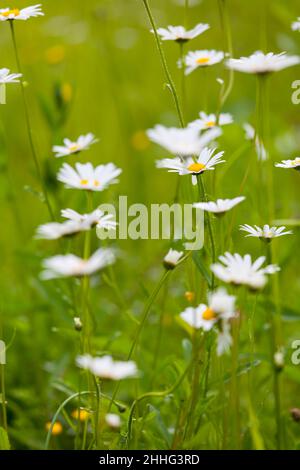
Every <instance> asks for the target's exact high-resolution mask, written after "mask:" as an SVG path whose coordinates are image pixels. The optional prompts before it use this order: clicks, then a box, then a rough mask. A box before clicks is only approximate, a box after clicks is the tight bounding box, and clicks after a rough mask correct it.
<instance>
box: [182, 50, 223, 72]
mask: <svg viewBox="0 0 300 470" xmlns="http://www.w3.org/2000/svg"><path fill="white" fill-rule="evenodd" d="M223 59H224V53H223V52H221V51H215V50H211V51H208V50H204V51H190V52H188V54H187V55H186V56H185V59H184V61H185V67H186V68H185V74H186V75H189V74H190V73H192V72H193V71H194V70H196V69H197V68H198V67H209V66H210V65H215V64H218V63H219V62H221V61H222V60H223Z"/></svg>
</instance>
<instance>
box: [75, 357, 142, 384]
mask: <svg viewBox="0 0 300 470" xmlns="http://www.w3.org/2000/svg"><path fill="white" fill-rule="evenodd" d="M76 364H77V366H78V367H80V368H82V369H86V370H89V371H90V372H91V373H92V374H93V375H96V376H97V377H101V378H102V379H110V380H122V379H127V378H131V377H136V376H137V375H138V369H137V366H136V363H135V362H133V361H127V362H124V361H114V360H113V358H112V357H111V356H103V357H92V356H90V355H88V354H86V355H84V356H78V357H77V358H76Z"/></svg>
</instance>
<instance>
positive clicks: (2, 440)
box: [0, 427, 10, 450]
mask: <svg viewBox="0 0 300 470" xmlns="http://www.w3.org/2000/svg"><path fill="white" fill-rule="evenodd" d="M0 450H10V443H9V439H8V434H7V432H6V431H5V429H4V428H2V427H0Z"/></svg>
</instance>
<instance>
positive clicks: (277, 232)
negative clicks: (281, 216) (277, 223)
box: [240, 224, 293, 241]
mask: <svg viewBox="0 0 300 470" xmlns="http://www.w3.org/2000/svg"><path fill="white" fill-rule="evenodd" d="M285 229H286V227H284V226H282V227H270V226H269V225H264V226H263V227H258V226H257V225H254V226H253V227H252V226H251V225H248V224H244V225H240V230H242V231H244V232H247V233H248V235H246V237H257V238H260V239H263V240H267V241H271V240H272V238H276V237H282V236H283V235H291V234H292V233H293V232H292V231H288V232H285Z"/></svg>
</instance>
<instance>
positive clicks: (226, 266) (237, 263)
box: [211, 252, 280, 290]
mask: <svg viewBox="0 0 300 470" xmlns="http://www.w3.org/2000/svg"><path fill="white" fill-rule="evenodd" d="M219 260H220V261H221V263H215V264H213V265H212V266H211V270H212V272H213V273H214V274H215V276H217V278H218V279H220V280H221V281H223V282H226V283H228V284H233V285H235V286H241V285H245V286H248V287H249V288H250V289H251V290H257V289H262V288H263V287H264V286H265V284H266V282H267V277H266V275H267V274H275V273H276V272H278V271H280V268H279V267H278V266H276V265H274V264H270V265H268V266H266V267H264V268H262V265H263V263H264V262H265V260H266V258H265V256H261V257H260V258H257V260H255V261H254V262H252V259H251V256H250V255H248V254H247V255H245V256H241V255H239V254H238V253H235V254H233V255H232V254H231V253H228V252H226V253H225V254H224V255H222V256H220V257H219Z"/></svg>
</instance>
